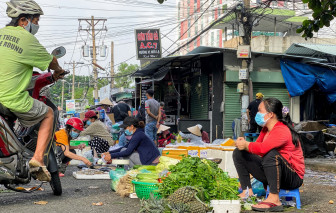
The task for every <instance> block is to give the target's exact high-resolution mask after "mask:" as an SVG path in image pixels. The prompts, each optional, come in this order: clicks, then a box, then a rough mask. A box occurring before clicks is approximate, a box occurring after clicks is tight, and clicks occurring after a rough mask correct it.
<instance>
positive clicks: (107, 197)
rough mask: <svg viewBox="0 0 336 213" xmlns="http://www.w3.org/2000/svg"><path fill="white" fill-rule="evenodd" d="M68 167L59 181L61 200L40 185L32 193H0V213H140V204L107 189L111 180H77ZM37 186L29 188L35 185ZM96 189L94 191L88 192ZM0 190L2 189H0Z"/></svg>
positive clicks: (46, 187)
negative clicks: (42, 203) (41, 202)
mask: <svg viewBox="0 0 336 213" xmlns="http://www.w3.org/2000/svg"><path fill="white" fill-rule="evenodd" d="M75 170H77V168H76V167H69V168H68V170H67V171H66V173H65V175H66V176H65V177H62V178H61V181H62V186H63V194H62V196H60V197H58V196H54V195H53V194H52V191H51V188H50V186H49V184H45V185H43V189H44V191H38V192H34V193H29V194H26V193H16V192H9V193H4V192H3V193H0V212H6V213H9V212H15V213H20V212H24V213H30V212H37V213H39V212H41V213H42V212H43V213H45V212H48V213H49V212H50V213H51V212H63V213H67V212H82V213H85V212H116V213H122V212H129V213H135V212H138V210H139V200H138V199H130V198H121V197H119V196H118V195H117V194H116V193H114V192H112V191H111V189H110V180H76V179H75V178H73V177H72V171H75ZM36 184H37V182H34V183H32V184H30V186H34V185H36ZM90 186H96V187H98V188H96V189H90V188H89V187H90ZM1 189H3V188H2V187H1ZM41 200H43V201H48V204H46V205H36V204H34V202H35V201H41ZM97 202H103V203H104V205H103V206H93V205H92V203H97Z"/></svg>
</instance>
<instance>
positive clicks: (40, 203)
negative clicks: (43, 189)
mask: <svg viewBox="0 0 336 213" xmlns="http://www.w3.org/2000/svg"><path fill="white" fill-rule="evenodd" d="M47 203H48V201H44V200H40V201H37V202H34V204H36V205H46V204H47Z"/></svg>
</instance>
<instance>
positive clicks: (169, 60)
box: [133, 47, 220, 80]
mask: <svg viewBox="0 0 336 213" xmlns="http://www.w3.org/2000/svg"><path fill="white" fill-rule="evenodd" d="M198 48H200V47H198ZM198 48H196V49H195V50H197V49H198ZM204 51H205V50H204V49H202V51H200V52H198V51H196V52H190V53H188V54H187V55H183V56H168V57H165V58H161V59H160V60H157V61H154V62H152V63H150V64H149V65H147V66H146V67H144V68H142V69H140V70H138V71H136V72H135V73H134V74H133V76H136V77H148V76H152V75H153V74H154V73H156V72H157V71H158V70H159V69H160V68H163V67H165V66H166V65H169V66H170V64H174V63H175V62H182V61H188V60H190V59H192V58H194V57H208V56H210V55H213V54H217V53H220V51H212V52H208V51H205V52H204ZM162 72H164V70H163V71H162ZM153 80H155V79H153Z"/></svg>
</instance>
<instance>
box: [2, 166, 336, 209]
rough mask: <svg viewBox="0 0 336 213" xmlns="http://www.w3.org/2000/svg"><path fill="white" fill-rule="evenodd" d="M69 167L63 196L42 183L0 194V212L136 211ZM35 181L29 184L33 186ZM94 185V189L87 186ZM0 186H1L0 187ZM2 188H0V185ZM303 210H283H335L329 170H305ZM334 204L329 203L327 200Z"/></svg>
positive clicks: (102, 183)
mask: <svg viewBox="0 0 336 213" xmlns="http://www.w3.org/2000/svg"><path fill="white" fill-rule="evenodd" d="M76 169H77V168H76V167H70V168H69V169H68V170H67V172H66V176H65V177H63V178H62V179H61V180H62V184H63V195H62V196H60V197H56V196H54V195H53V194H52V191H51V188H50V186H49V185H44V186H43V188H44V189H45V191H42V192H41V191H39V192H34V193H31V194H23V193H16V192H9V193H0V212H5V213H7V212H8V213H9V212H15V213H21V212H24V213H30V212H36V213H45V212H48V213H49V212H62V213H68V212H71V213H72V212H81V213H86V212H112V213H114V212H115V213H123V212H129V213H136V212H138V210H139V200H138V199H129V198H121V197H119V196H118V195H117V194H116V193H114V192H112V191H111V190H110V181H109V180H98V181H97V180H76V179H75V178H73V177H72V171H74V170H76ZM34 184H36V182H35V183H33V184H31V186H34ZM90 186H96V187H98V188H96V189H90V188H89V187H90ZM0 188H1V187H0ZM1 189H2V188H1ZM301 190H302V192H301V200H302V204H303V209H302V210H301V211H298V210H296V209H295V208H291V209H287V211H286V212H312V213H313V212H319V213H321V212H327V213H329V212H330V213H335V212H336V197H335V191H336V174H334V173H329V172H321V171H318V172H316V171H315V172H313V171H310V170H307V174H306V176H305V180H304V186H303V187H301ZM41 200H44V201H48V204H46V205H44V206H40V205H35V204H34V202H35V201H41ZM330 200H333V201H335V204H329V201H330ZM96 202H103V203H104V205H103V206H93V205H92V203H96Z"/></svg>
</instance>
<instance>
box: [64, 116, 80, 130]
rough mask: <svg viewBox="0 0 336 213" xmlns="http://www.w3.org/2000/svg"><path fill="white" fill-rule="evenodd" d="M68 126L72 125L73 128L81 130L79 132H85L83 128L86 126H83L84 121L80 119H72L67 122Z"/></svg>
mask: <svg viewBox="0 0 336 213" xmlns="http://www.w3.org/2000/svg"><path fill="white" fill-rule="evenodd" d="M66 125H70V126H72V127H73V128H75V129H77V130H79V131H83V130H84V129H83V127H84V124H83V121H82V120H81V119H79V118H70V119H69V120H68V121H67V122H66Z"/></svg>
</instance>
